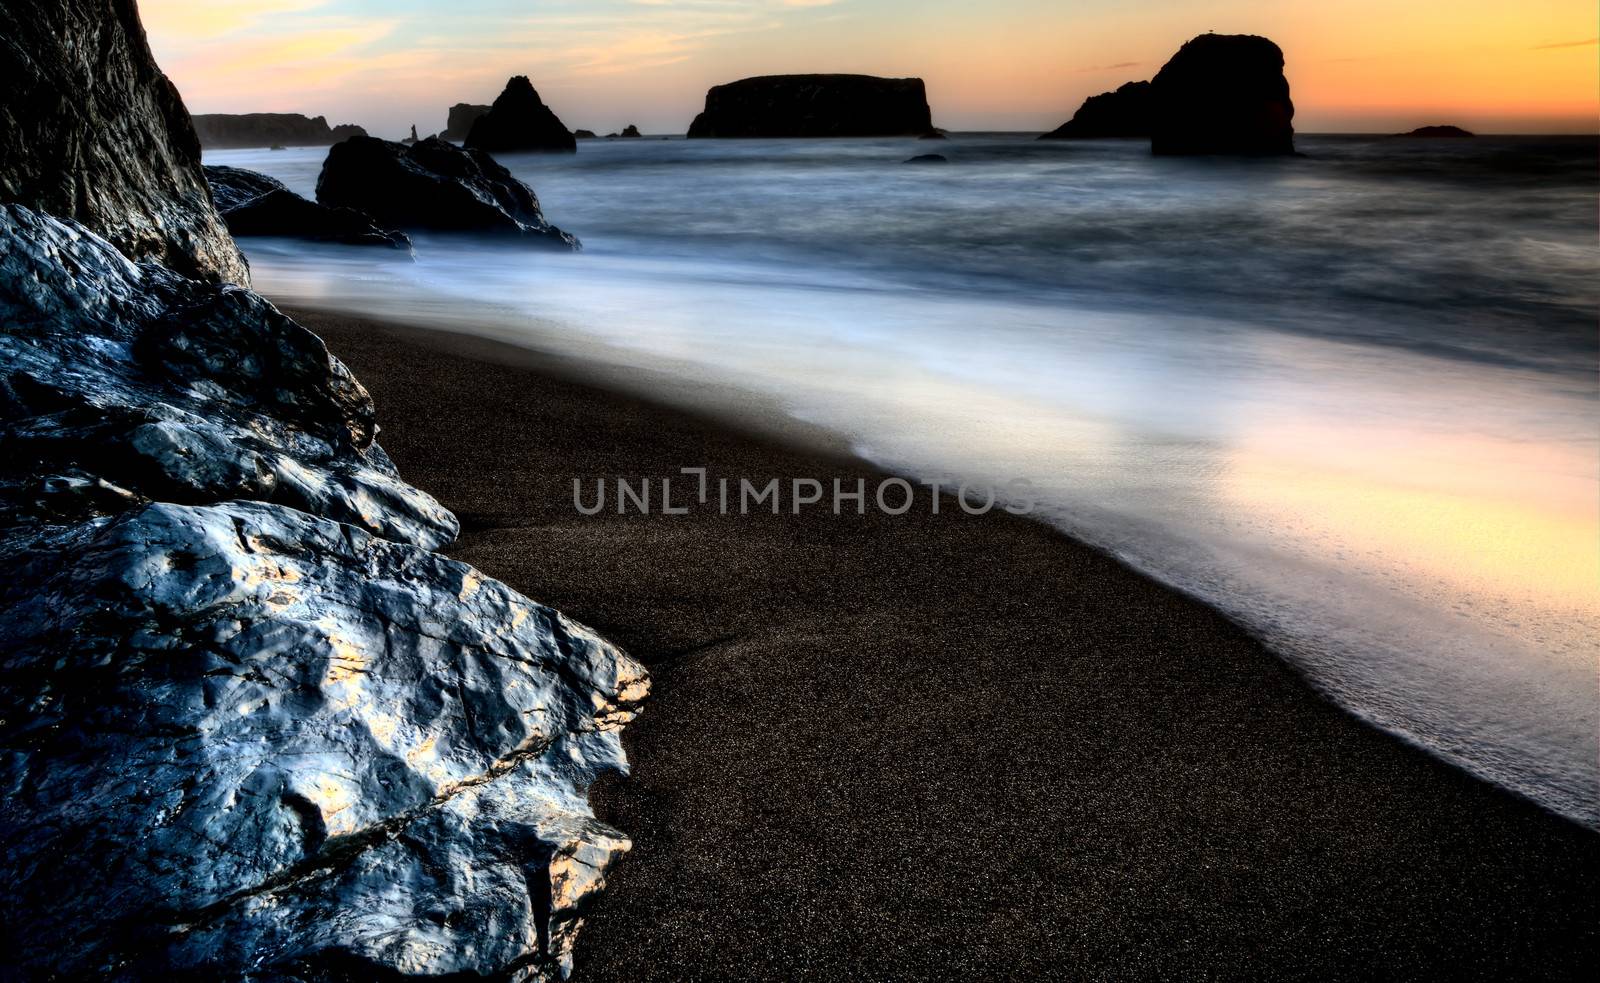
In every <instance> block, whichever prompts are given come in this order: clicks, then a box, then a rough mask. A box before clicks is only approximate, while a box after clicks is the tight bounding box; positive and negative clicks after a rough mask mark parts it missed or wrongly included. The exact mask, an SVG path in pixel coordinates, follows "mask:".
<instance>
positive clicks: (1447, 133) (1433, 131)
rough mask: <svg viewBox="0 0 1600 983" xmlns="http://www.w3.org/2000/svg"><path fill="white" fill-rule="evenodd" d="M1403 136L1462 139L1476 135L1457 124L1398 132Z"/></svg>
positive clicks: (1421, 127) (1422, 127)
mask: <svg viewBox="0 0 1600 983" xmlns="http://www.w3.org/2000/svg"><path fill="white" fill-rule="evenodd" d="M1399 135H1400V136H1403V137H1429V138H1432V139H1441V138H1442V139H1457V140H1458V139H1462V138H1464V137H1471V136H1477V134H1476V133H1473V132H1472V131H1471V130H1463V129H1462V128H1461V127H1459V126H1419V127H1417V128H1416V129H1414V130H1412V131H1410V132H1409V133H1401V134H1399Z"/></svg>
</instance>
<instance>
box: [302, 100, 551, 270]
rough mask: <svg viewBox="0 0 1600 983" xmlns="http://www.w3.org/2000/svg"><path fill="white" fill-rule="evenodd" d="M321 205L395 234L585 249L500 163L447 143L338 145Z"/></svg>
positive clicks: (321, 185)
mask: <svg viewBox="0 0 1600 983" xmlns="http://www.w3.org/2000/svg"><path fill="white" fill-rule="evenodd" d="M484 118H485V119H487V118H488V117H484ZM481 122H482V120H480V121H479V123H481ZM317 201H319V202H321V203H322V204H324V205H332V206H342V207H345V208H354V209H355V210H357V211H359V212H363V213H365V214H367V215H370V216H372V218H373V220H374V221H376V222H377V223H378V224H380V225H382V226H385V227H388V228H396V229H406V230H418V229H422V230H434V231H452V232H485V233H494V234H500V235H511V236H518V237H522V238H525V239H527V240H528V241H529V242H530V243H537V244H540V245H547V246H554V247H557V248H561V249H577V248H579V246H578V240H577V238H576V237H574V236H572V235H569V234H568V233H566V232H563V231H561V230H560V229H558V228H556V227H555V226H553V225H551V224H550V223H549V222H547V221H546V220H545V217H544V213H543V212H542V211H541V210H540V208H539V199H538V198H537V197H535V196H534V193H533V189H532V188H530V187H528V186H527V185H526V184H523V183H522V182H521V181H518V180H517V179H516V178H514V177H512V176H511V172H510V171H508V170H506V169H505V168H504V167H502V166H501V165H500V164H499V163H497V162H496V161H495V159H494V158H493V157H490V156H489V155H488V154H486V153H484V152H483V151H481V150H472V149H467V148H462V147H457V146H456V145H454V144H451V143H446V142H444V141H443V140H419V141H418V142H417V143H415V144H413V145H411V146H406V145H404V144H400V143H393V142H391V141H388V140H379V139H377V138H375V137H355V138H353V139H350V140H346V141H345V142H343V143H340V144H335V145H334V146H333V147H331V148H330V149H329V150H328V157H327V159H326V160H325V161H323V163H322V173H321V174H320V175H319V176H318V177H317Z"/></svg>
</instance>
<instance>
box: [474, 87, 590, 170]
mask: <svg viewBox="0 0 1600 983" xmlns="http://www.w3.org/2000/svg"><path fill="white" fill-rule="evenodd" d="M464 145H465V146H467V147H470V148H471V149H473V150H484V151H487V152H489V153H491V154H494V153H502V152H514V151H519V150H539V151H553V152H557V153H572V152H574V151H576V150H577V149H578V140H577V138H576V137H574V136H573V135H572V133H571V132H570V131H568V130H567V128H566V126H565V125H563V124H562V122H561V120H560V119H558V118H557V117H556V114H555V113H553V112H551V111H550V107H549V106H546V105H545V104H544V100H542V99H540V98H539V93H538V92H536V91H534V88H533V83H532V82H530V81H528V76H526V75H516V76H513V77H512V78H511V80H510V81H508V82H507V83H506V88H505V91H504V92H501V93H500V98H498V99H496V100H495V101H494V105H493V106H490V107H489V111H488V112H487V113H484V114H483V115H482V116H480V117H478V119H477V120H476V121H474V122H473V124H472V129H471V130H469V131H468V132H467V139H466V141H465V144H464Z"/></svg>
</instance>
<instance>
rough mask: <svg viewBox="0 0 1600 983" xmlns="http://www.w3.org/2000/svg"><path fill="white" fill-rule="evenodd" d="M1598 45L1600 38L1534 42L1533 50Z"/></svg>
mask: <svg viewBox="0 0 1600 983" xmlns="http://www.w3.org/2000/svg"><path fill="white" fill-rule="evenodd" d="M1595 45H1600V38H1590V39H1589V40H1587V41H1561V42H1558V43H1556V44H1536V45H1534V46H1533V50H1534V51H1553V50H1555V49H1556V48H1592V47H1594V46H1595Z"/></svg>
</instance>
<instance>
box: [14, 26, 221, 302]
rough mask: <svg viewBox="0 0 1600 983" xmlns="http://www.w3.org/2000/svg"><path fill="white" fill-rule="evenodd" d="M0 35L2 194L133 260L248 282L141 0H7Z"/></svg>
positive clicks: (186, 112) (186, 271) (186, 111)
mask: <svg viewBox="0 0 1600 983" xmlns="http://www.w3.org/2000/svg"><path fill="white" fill-rule="evenodd" d="M0 38H4V39H5V43H4V44H0V76H3V77H4V78H6V79H8V80H9V81H8V82H7V83H6V86H5V92H4V97H3V100H0V202H6V203H16V204H20V205H26V206H27V207H28V208H31V209H36V210H38V211H41V212H47V213H49V214H51V215H55V216H58V217H61V218H69V219H76V220H77V221H79V222H81V223H83V225H84V226H85V227H86V228H88V229H89V230H90V231H92V232H95V233H97V234H99V235H101V236H104V237H105V238H106V239H107V240H109V241H110V242H111V244H112V245H114V246H116V248H117V249H118V250H119V251H121V252H122V254H123V255H125V256H127V257H128V258H129V259H132V260H136V261H143V260H153V261H155V262H158V263H163V264H165V265H167V266H170V267H172V268H173V269H175V270H177V271H179V272H181V273H184V274H187V275H189V276H194V277H201V278H206V279H213V280H215V279H221V280H226V281H229V282H232V283H238V284H247V283H249V281H250V271H249V267H248V266H247V265H246V264H245V260H244V257H243V256H242V255H241V254H240V253H239V249H238V247H237V246H235V245H234V243H233V238H232V237H231V236H229V235H228V230H227V228H226V227H225V226H224V225H223V223H222V218H221V217H220V216H219V215H218V214H217V210H216V209H215V208H214V207H213V206H212V204H211V194H210V192H209V191H208V190H207V189H206V179H205V175H204V174H202V173H201V170H200V141H199V140H198V139H197V138H196V136H195V130H194V124H193V123H192V122H191V121H190V119H189V112H188V110H186V109H184V107H183V100H181V99H180V98H179V97H178V90H177V89H175V88H174V87H173V85H172V83H171V82H169V81H168V80H167V77H166V76H165V75H163V74H161V69H160V68H158V67H157V66H156V63H155V59H154V57H152V56H151V54H150V46H149V45H148V44H147V43H145V37H144V31H143V29H142V28H140V26H139V14H138V11H137V9H136V8H135V6H134V2H133V0H109V2H102V3H98V4H70V3H53V2H49V0H6V3H5V5H4V6H0Z"/></svg>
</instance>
